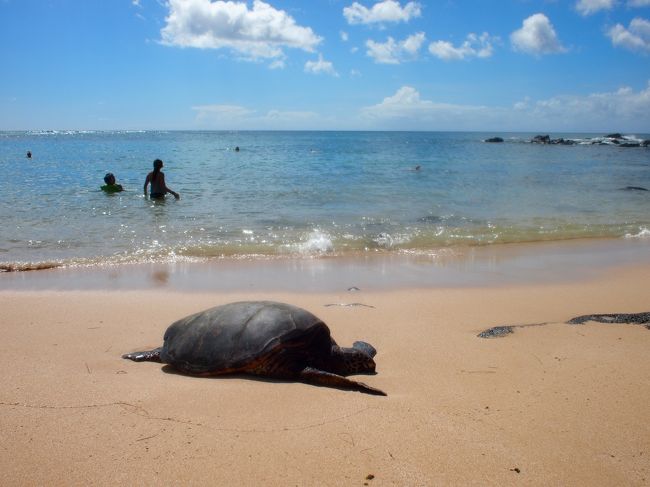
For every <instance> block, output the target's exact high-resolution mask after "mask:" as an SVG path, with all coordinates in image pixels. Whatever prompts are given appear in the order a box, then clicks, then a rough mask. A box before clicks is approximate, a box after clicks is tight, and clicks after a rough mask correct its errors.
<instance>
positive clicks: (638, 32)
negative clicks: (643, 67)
mask: <svg viewBox="0 0 650 487" xmlns="http://www.w3.org/2000/svg"><path fill="white" fill-rule="evenodd" d="M607 35H608V36H609V37H610V39H611V40H612V44H613V45H614V46H617V47H623V48H625V49H630V50H631V51H640V52H643V53H650V22H649V21H647V20H645V19H642V18H640V17H637V18H635V19H632V21H631V22H630V25H629V27H628V28H627V29H626V28H625V27H624V26H623V25H621V24H616V25H615V26H614V27H612V28H611V29H609V31H608V32H607Z"/></svg>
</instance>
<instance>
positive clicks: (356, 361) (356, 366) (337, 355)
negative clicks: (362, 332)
mask: <svg viewBox="0 0 650 487" xmlns="http://www.w3.org/2000/svg"><path fill="white" fill-rule="evenodd" d="M376 353H377V351H376V350H375V348H374V347H373V346H372V345H370V344H369V343H366V342H354V344H353V345H352V348H345V347H339V346H337V345H334V346H333V347H332V364H331V372H334V373H335V374H338V375H354V374H374V373H375V361H374V360H373V357H374V356H375V354H376Z"/></svg>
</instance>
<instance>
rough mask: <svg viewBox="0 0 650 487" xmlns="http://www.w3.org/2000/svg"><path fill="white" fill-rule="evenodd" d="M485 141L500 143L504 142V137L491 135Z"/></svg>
mask: <svg viewBox="0 0 650 487" xmlns="http://www.w3.org/2000/svg"><path fill="white" fill-rule="evenodd" d="M483 142H491V143H499V142H503V139H502V138H501V137H490V138H489V139H485V140H484V141H483Z"/></svg>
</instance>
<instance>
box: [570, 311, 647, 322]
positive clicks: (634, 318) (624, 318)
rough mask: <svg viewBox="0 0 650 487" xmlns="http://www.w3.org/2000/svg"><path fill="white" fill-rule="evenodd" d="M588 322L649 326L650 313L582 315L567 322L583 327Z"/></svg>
mask: <svg viewBox="0 0 650 487" xmlns="http://www.w3.org/2000/svg"><path fill="white" fill-rule="evenodd" d="M588 321H597V322H598V323H624V324H628V325H647V324H649V323H650V311H647V312H644V313H614V314H597V315H582V316H576V317H575V318H571V319H570V320H569V321H567V323H568V324H570V325H582V324H584V323H586V322H588Z"/></svg>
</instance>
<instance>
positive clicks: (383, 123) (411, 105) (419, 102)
mask: <svg viewBox="0 0 650 487" xmlns="http://www.w3.org/2000/svg"><path fill="white" fill-rule="evenodd" d="M361 115H362V118H363V119H365V120H366V121H367V122H369V123H371V124H372V125H373V126H375V127H379V128H388V129H390V128H398V127H399V128H401V129H402V130H455V129H457V130H460V129H466V130H471V129H472V128H475V127H474V125H473V123H474V122H475V121H477V120H481V121H482V122H483V123H485V119H486V118H487V117H490V109H489V108H488V107H484V106H472V105H455V104H450V103H436V102H433V101H428V100H423V99H421V98H420V93H419V92H418V91H417V90H416V89H415V88H413V87H411V86H402V87H401V88H400V89H399V90H397V92H396V93H395V94H394V95H392V96H389V97H386V98H384V99H383V100H382V102H381V103H379V104H377V105H373V106H370V107H365V108H363V109H362V111H361Z"/></svg>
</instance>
